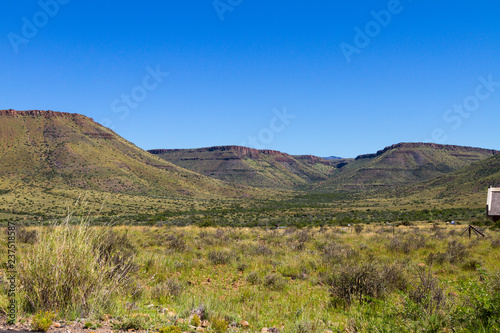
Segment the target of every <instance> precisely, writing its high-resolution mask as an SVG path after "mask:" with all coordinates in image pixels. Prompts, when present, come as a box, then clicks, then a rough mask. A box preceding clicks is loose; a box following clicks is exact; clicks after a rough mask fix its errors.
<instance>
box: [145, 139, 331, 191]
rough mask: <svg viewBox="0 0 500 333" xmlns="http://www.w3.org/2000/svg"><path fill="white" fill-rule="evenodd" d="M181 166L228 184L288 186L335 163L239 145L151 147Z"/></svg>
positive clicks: (321, 174) (321, 175) (314, 177)
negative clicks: (179, 147) (184, 147)
mask: <svg viewBox="0 0 500 333" xmlns="http://www.w3.org/2000/svg"><path fill="white" fill-rule="evenodd" d="M149 152H150V153H152V154H154V155H157V156H159V157H161V158H163V159H165V160H167V161H169V162H171V163H173V164H175V165H178V166H180V167H182V168H186V169H189V170H192V171H194V172H197V173H200V174H203V175H206V176H210V177H213V178H216V179H221V180H225V181H227V182H229V183H232V184H240V185H249V186H255V187H268V188H291V187H294V186H298V185H305V184H310V183H312V182H315V181H318V180H325V179H327V178H328V175H329V174H331V173H332V172H333V171H334V170H335V163H330V162H329V161H327V160H325V159H323V158H321V157H317V156H312V155H303V156H292V155H289V154H286V153H282V152H279V151H276V150H266V149H264V150H258V149H253V148H248V147H241V146H217V147H208V148H198V149H152V150H149Z"/></svg>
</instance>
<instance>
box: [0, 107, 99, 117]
mask: <svg viewBox="0 0 500 333" xmlns="http://www.w3.org/2000/svg"><path fill="white" fill-rule="evenodd" d="M0 116H8V117H19V116H31V117H45V118H56V117H66V118H88V117H85V116H83V115H80V114H77V113H69V112H58V111H51V110H48V111H43V110H28V111H17V110H13V109H9V110H0ZM89 119H90V118H89Z"/></svg>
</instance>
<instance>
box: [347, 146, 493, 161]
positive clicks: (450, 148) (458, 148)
mask: <svg viewBox="0 0 500 333" xmlns="http://www.w3.org/2000/svg"><path fill="white" fill-rule="evenodd" d="M396 148H407V149H417V148H432V149H442V150H447V151H452V152H453V151H455V152H461V153H463V152H483V153H490V154H492V155H496V154H498V153H500V151H498V150H492V149H483V148H475V147H464V146H454V145H441V144H437V143H424V142H402V143H397V144H394V145H392V146H388V147H385V148H384V149H382V150H379V151H377V152H376V153H374V154H365V155H359V156H358V157H356V160H361V159H365V158H374V157H377V156H380V155H382V154H383V153H385V152H387V151H389V150H392V149H396Z"/></svg>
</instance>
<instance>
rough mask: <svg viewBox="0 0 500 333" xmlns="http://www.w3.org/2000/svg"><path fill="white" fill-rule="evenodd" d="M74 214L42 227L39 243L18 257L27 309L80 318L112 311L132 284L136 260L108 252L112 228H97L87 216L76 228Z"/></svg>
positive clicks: (23, 250) (25, 308)
mask: <svg viewBox="0 0 500 333" xmlns="http://www.w3.org/2000/svg"><path fill="white" fill-rule="evenodd" d="M71 220H72V214H68V216H67V217H66V218H65V220H63V221H62V222H61V223H55V224H54V225H52V226H50V227H46V228H43V229H42V230H41V231H40V233H39V235H38V239H37V242H36V243H34V244H33V245H32V246H28V247H26V248H24V249H22V251H20V253H19V259H20V260H19V265H18V273H19V285H20V291H21V293H22V294H21V295H22V298H23V299H24V304H23V308H24V311H27V312H31V313H36V312H39V311H54V312H57V313H59V314H63V315H64V314H66V315H71V314H73V315H74V314H76V315H80V316H86V315H92V314H98V313H99V312H100V311H105V310H108V309H109V307H110V306H111V304H112V301H113V299H114V296H115V295H116V294H117V293H118V292H120V291H121V289H122V288H123V287H124V285H125V284H126V282H127V275H128V273H129V272H130V268H131V267H132V256H130V257H129V258H126V259H124V258H123V257H122V254H121V253H118V254H117V255H118V256H119V257H120V259H121V260H116V259H117V258H116V256H114V255H113V254H111V255H110V254H109V253H108V252H107V251H106V250H104V249H109V244H105V243H106V242H109V239H110V238H109V237H107V236H108V233H109V232H111V229H110V227H104V228H95V227H94V228H93V227H91V226H90V224H89V218H88V217H86V218H85V217H82V218H80V221H79V222H78V223H76V224H75V225H72V224H71V223H70V221H71Z"/></svg>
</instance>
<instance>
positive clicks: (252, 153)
mask: <svg viewBox="0 0 500 333" xmlns="http://www.w3.org/2000/svg"><path fill="white" fill-rule="evenodd" d="M190 150H191V149H190ZM183 151H186V149H151V150H148V152H150V153H151V154H154V155H161V154H166V153H180V152H183ZM192 151H194V152H198V153H203V152H232V153H234V154H236V155H237V156H238V157H240V158H241V157H249V158H251V159H253V160H256V159H259V158H260V155H261V154H263V155H270V156H277V157H281V158H282V159H286V160H289V159H291V158H292V156H291V155H288V154H286V153H282V152H280V151H277V150H270V149H254V148H248V147H242V146H215V147H207V148H198V149H192Z"/></svg>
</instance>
